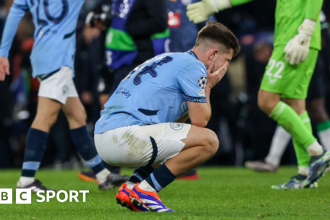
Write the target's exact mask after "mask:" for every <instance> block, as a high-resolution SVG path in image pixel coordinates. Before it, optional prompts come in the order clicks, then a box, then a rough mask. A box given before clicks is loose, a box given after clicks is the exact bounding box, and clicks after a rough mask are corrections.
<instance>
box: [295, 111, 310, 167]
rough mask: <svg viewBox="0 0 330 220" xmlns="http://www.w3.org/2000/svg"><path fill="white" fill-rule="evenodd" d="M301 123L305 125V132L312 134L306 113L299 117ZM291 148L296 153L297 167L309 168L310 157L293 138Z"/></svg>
mask: <svg viewBox="0 0 330 220" xmlns="http://www.w3.org/2000/svg"><path fill="white" fill-rule="evenodd" d="M299 118H300V120H301V122H302V123H303V124H304V125H305V127H306V128H307V130H308V131H309V132H310V133H311V134H312V124H311V120H310V118H309V116H308V113H307V112H304V113H302V114H301V115H299ZM293 146H294V150H295V152H296V157H297V162H298V167H309V160H310V156H309V154H308V152H307V150H306V148H304V147H302V146H300V145H299V143H298V142H297V141H296V139H295V138H293Z"/></svg>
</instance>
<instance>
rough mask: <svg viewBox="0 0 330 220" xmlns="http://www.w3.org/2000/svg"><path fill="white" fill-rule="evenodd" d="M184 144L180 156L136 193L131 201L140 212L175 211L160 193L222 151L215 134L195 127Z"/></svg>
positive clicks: (166, 164) (151, 175) (153, 174)
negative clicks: (179, 177)
mask: <svg viewBox="0 0 330 220" xmlns="http://www.w3.org/2000/svg"><path fill="white" fill-rule="evenodd" d="M181 141H182V142H183V143H184V144H185V146H184V147H183V149H182V150H181V152H180V153H178V154H177V155H175V156H174V157H172V158H170V159H169V160H167V161H166V162H165V164H163V165H161V166H160V167H159V168H156V169H155V170H154V171H153V172H152V173H151V174H150V175H149V176H148V177H147V178H146V179H145V180H143V181H142V182H140V183H138V184H136V185H135V186H134V188H133V189H132V191H131V193H130V198H131V201H132V202H133V203H134V205H135V206H136V207H137V208H138V209H140V210H143V211H145V210H151V211H156V212H171V211H173V210H172V209H168V208H166V206H165V205H164V204H163V203H162V201H161V200H160V198H159V197H158V195H157V193H158V192H159V191H161V190H162V189H163V188H165V187H166V186H167V185H169V184H170V183H171V182H173V181H174V180H175V178H176V177H178V176H180V175H181V174H183V173H185V172H187V171H189V170H191V169H193V168H195V167H197V166H199V165H200V164H202V163H204V162H205V161H206V160H208V159H210V158H211V157H212V156H213V155H214V154H215V153H216V152H217V150H218V147H219V141H218V138H217V136H216V134H215V133H214V132H212V131H211V130H208V129H205V128H199V127H196V126H191V129H190V131H189V133H188V135H187V138H186V139H183V140H181ZM155 144H156V143H155ZM168 147H170V146H168Z"/></svg>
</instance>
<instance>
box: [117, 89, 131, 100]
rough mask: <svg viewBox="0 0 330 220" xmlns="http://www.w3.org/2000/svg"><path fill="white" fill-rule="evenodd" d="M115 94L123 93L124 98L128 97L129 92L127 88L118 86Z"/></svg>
mask: <svg viewBox="0 0 330 220" xmlns="http://www.w3.org/2000/svg"><path fill="white" fill-rule="evenodd" d="M116 94H123V95H124V96H126V98H128V97H130V96H131V93H130V92H129V91H128V90H127V89H124V88H120V89H119V90H118V91H117V92H116Z"/></svg>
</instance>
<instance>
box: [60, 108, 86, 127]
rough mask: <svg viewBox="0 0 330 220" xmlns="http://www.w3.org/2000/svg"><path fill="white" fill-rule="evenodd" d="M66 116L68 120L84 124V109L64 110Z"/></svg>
mask: <svg viewBox="0 0 330 220" xmlns="http://www.w3.org/2000/svg"><path fill="white" fill-rule="evenodd" d="M65 115H66V117H67V118H68V120H69V121H74V122H75V123H78V124H82V125H83V124H85V123H86V120H87V115H86V112H85V109H80V110H75V111H67V112H65Z"/></svg>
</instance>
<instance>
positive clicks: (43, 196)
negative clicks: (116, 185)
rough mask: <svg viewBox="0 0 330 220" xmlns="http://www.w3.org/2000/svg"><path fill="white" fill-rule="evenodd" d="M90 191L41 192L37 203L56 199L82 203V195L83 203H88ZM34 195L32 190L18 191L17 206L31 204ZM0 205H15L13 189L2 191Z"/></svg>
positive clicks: (38, 194)
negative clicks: (87, 196) (87, 198)
mask: <svg viewBox="0 0 330 220" xmlns="http://www.w3.org/2000/svg"><path fill="white" fill-rule="evenodd" d="M87 193H89V190H79V191H77V190H69V192H67V191H65V190H60V191H58V192H54V191H46V192H45V191H43V190H40V191H38V192H37V193H36V195H37V197H38V199H36V202H49V201H50V200H51V199H56V200H57V201H58V202H66V201H69V202H80V201H81V200H79V199H78V196H79V195H82V202H86V195H87ZM31 203H32V193H31V189H16V204H31ZM0 204H13V189H10V188H9V189H0Z"/></svg>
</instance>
